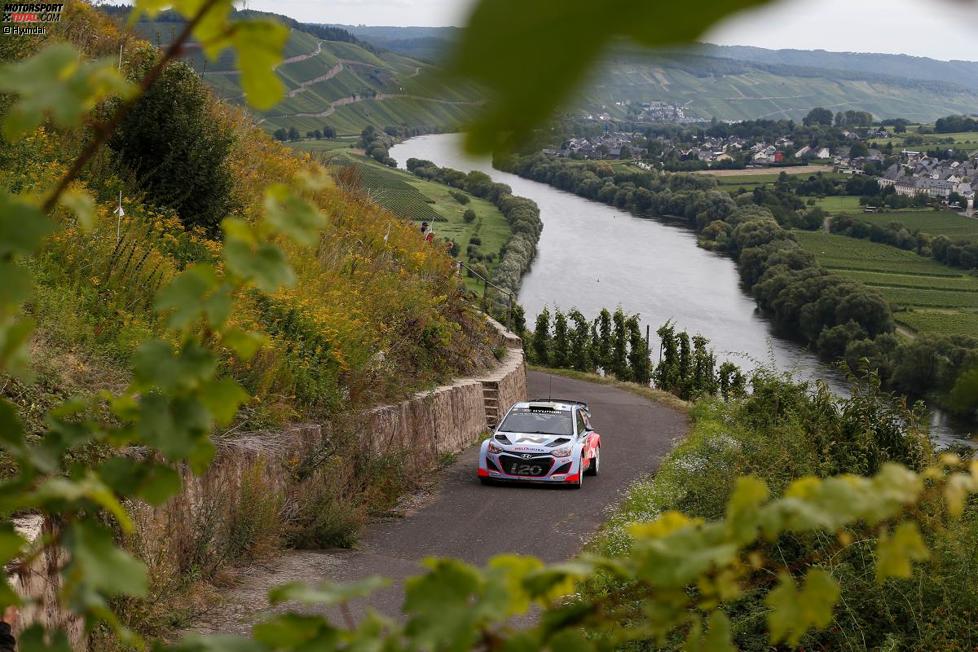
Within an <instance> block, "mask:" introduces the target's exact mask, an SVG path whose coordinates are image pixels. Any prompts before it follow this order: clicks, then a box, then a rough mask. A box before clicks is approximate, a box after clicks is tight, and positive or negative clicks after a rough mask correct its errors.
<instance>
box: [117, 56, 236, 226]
mask: <svg viewBox="0 0 978 652" xmlns="http://www.w3.org/2000/svg"><path fill="white" fill-rule="evenodd" d="M148 63H149V62H148V61H147V65H148ZM142 72H145V71H142ZM212 101H213V100H212V99H211V96H210V94H209V92H208V91H207V88H206V87H205V86H204V83H203V82H202V81H201V80H200V77H199V76H198V75H197V73H196V72H194V70H193V69H192V68H191V67H190V66H188V65H186V64H184V63H180V62H177V63H173V64H171V65H169V66H167V67H166V69H165V70H164V71H163V73H162V75H161V76H160V79H159V80H158V81H157V82H156V84H154V85H153V86H152V87H151V88H150V90H149V91H148V92H147V93H146V95H145V96H144V97H143V98H142V99H140V101H139V102H138V103H137V104H136V106H135V107H134V108H133V110H132V111H130V112H129V114H128V115H127V116H126V118H125V120H123V121H122V124H121V125H119V128H118V129H117V130H116V132H115V133H114V134H113V136H112V138H111V140H110V141H109V145H110V147H111V148H112V149H113V151H114V152H115V155H116V158H117V160H118V162H119V164H120V165H121V166H122V167H123V168H125V169H124V170H120V173H121V175H123V176H125V175H128V174H129V173H131V174H132V176H133V178H134V179H135V181H136V183H137V184H138V185H139V187H140V188H141V189H142V190H143V191H145V192H146V194H147V198H148V199H149V201H150V202H152V203H154V204H156V205H158V206H166V207H169V208H173V209H175V210H176V211H177V213H178V214H179V215H180V219H181V220H182V221H183V223H184V224H185V225H186V226H188V227H193V226H200V227H203V228H204V229H205V230H206V231H207V232H208V233H209V234H211V235H217V233H218V227H219V225H220V223H221V220H222V219H224V218H225V217H227V215H228V214H229V213H231V212H232V209H233V205H232V201H231V189H232V186H233V178H232V176H231V172H230V170H229V169H228V166H227V165H226V160H227V157H228V154H229V153H230V151H231V146H232V143H233V136H232V133H231V131H230V129H228V128H227V127H225V126H223V125H222V124H221V123H220V122H217V121H215V120H214V119H213V116H212V114H211V113H210V111H209V106H210V103H211V102H212ZM164 125H165V128H164Z"/></svg>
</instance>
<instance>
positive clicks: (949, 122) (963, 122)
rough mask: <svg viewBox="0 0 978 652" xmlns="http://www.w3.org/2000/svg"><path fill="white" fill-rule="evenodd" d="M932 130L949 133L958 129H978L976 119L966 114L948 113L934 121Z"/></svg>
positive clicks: (977, 120)
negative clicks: (946, 115)
mask: <svg viewBox="0 0 978 652" xmlns="http://www.w3.org/2000/svg"><path fill="white" fill-rule="evenodd" d="M934 131H936V132H937V133H939V134H951V133H955V132H959V131H978V119H976V118H971V117H968V116H966V115H949V116H948V117H946V118H939V119H938V120H937V122H935V123H934Z"/></svg>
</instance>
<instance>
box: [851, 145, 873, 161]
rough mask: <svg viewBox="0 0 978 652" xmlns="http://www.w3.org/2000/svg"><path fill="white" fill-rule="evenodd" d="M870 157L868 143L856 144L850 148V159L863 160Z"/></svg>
mask: <svg viewBox="0 0 978 652" xmlns="http://www.w3.org/2000/svg"><path fill="white" fill-rule="evenodd" d="M866 156H869V148H868V147H866V143H855V144H853V146H852V147H850V148H849V158H863V157H866Z"/></svg>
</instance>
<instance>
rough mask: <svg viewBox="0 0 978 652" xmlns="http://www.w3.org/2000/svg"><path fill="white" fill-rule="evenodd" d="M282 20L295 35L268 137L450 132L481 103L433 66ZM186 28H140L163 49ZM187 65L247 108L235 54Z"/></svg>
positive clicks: (194, 57)
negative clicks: (327, 131)
mask: <svg viewBox="0 0 978 652" xmlns="http://www.w3.org/2000/svg"><path fill="white" fill-rule="evenodd" d="M283 22H286V24H289V25H290V27H291V30H292V31H291V35H290V38H289V42H288V45H287V46H286V50H285V56H286V59H285V62H284V63H283V64H282V65H281V66H279V68H278V74H279V77H280V78H281V79H282V81H283V82H284V84H285V87H286V89H287V93H286V97H285V98H284V99H283V100H282V102H280V103H279V104H278V105H277V106H275V107H273V108H272V109H271V110H269V111H266V112H262V113H258V114H257V116H258V119H259V122H260V124H261V125H262V127H264V128H265V129H267V130H269V131H274V130H276V129H278V128H280V127H284V128H286V129H288V128H290V127H295V128H297V129H298V130H299V131H300V132H302V133H305V132H307V131H313V130H316V129H322V128H324V127H327V126H328V127H333V128H334V129H336V131H337V133H339V134H356V133H359V132H360V131H361V130H362V129H363V128H364V127H365V126H367V125H368V124H372V125H374V126H375V127H378V128H381V129H382V128H384V127H388V126H399V127H409V128H413V129H421V130H426V131H439V130H448V129H452V128H455V127H457V125H458V124H459V123H460V122H462V121H463V120H465V119H466V118H467V117H469V115H470V114H471V112H472V110H473V108H474V107H475V106H476V104H477V102H478V95H477V93H476V92H475V90H474V88H473V87H471V86H467V85H465V84H461V85H460V84H458V83H454V84H452V85H451V86H448V85H447V84H443V83H441V82H440V81H439V80H438V79H437V76H436V70H435V68H434V67H432V66H431V65H430V64H428V63H425V62H423V61H420V60H417V59H413V58H411V57H408V56H405V55H403V54H398V53H396V52H392V51H388V50H383V49H380V48H376V47H374V46H371V45H368V44H366V43H364V42H362V41H359V40H357V39H356V38H355V37H353V36H351V35H349V34H347V33H345V32H342V31H341V30H331V31H328V32H326V35H327V36H333V37H334V38H340V37H342V38H346V39H348V40H332V39H329V38H320V37H319V36H317V35H315V34H314V33H310V32H308V31H305V30H304V29H303V28H304V27H306V28H307V29H310V30H313V31H316V30H319V31H320V33H322V29H323V28H319V27H318V26H303V25H301V24H299V23H295V21H289V20H287V19H283ZM182 26H183V23H180V22H175V21H173V20H163V21H141V22H139V23H137V24H136V26H135V29H136V31H137V33H139V34H140V35H141V36H142V37H144V38H146V39H147V40H149V41H150V42H152V43H154V44H156V45H159V46H166V45H167V43H169V42H170V41H171V40H172V39H173V38H175V36H176V34H178V33H179V31H180V29H181V28H182ZM186 59H187V60H188V61H189V62H190V63H191V64H192V65H193V66H194V68H195V69H196V70H197V71H198V72H199V73H200V74H201V76H202V77H203V78H204V80H205V81H206V82H207V83H208V84H209V85H210V86H211V88H213V89H214V90H215V91H216V92H217V94H218V95H219V96H220V97H222V98H224V99H227V100H230V101H233V102H236V103H241V104H243V103H244V93H243V91H242V89H241V85H240V83H239V74H238V72H237V70H235V67H234V60H233V59H232V58H231V55H226V56H223V57H221V58H220V59H218V60H217V61H210V60H208V59H207V58H206V57H204V56H203V53H202V52H201V51H200V50H199V48H192V49H191V50H190V52H189V53H188V55H187V57H186Z"/></svg>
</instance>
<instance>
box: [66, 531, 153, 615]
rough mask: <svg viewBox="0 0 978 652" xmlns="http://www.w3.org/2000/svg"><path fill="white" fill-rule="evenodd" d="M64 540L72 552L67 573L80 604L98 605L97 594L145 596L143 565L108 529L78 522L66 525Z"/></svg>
mask: <svg viewBox="0 0 978 652" xmlns="http://www.w3.org/2000/svg"><path fill="white" fill-rule="evenodd" d="M65 542H66V545H67V548H68V550H69V552H70V554H71V562H70V564H69V566H68V569H67V571H66V572H67V576H68V578H69V582H70V585H71V586H72V587H73V588H74V589H75V592H76V595H77V597H78V598H79V599H80V600H81V602H82V604H85V605H87V606H94V605H98V604H99V603H100V600H99V596H120V595H127V596H134V597H143V596H145V595H146V591H147V587H148V580H147V576H146V567H145V566H143V564H142V562H140V561H138V560H136V559H134V558H133V557H132V556H130V555H129V553H127V552H125V551H124V550H122V549H121V548H117V547H116V545H115V543H114V542H113V540H112V533H111V532H110V531H109V530H107V529H105V528H103V527H101V526H99V525H96V524H95V523H93V522H91V521H77V522H75V523H73V524H71V525H70V526H68V529H67V531H66V536H65Z"/></svg>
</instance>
